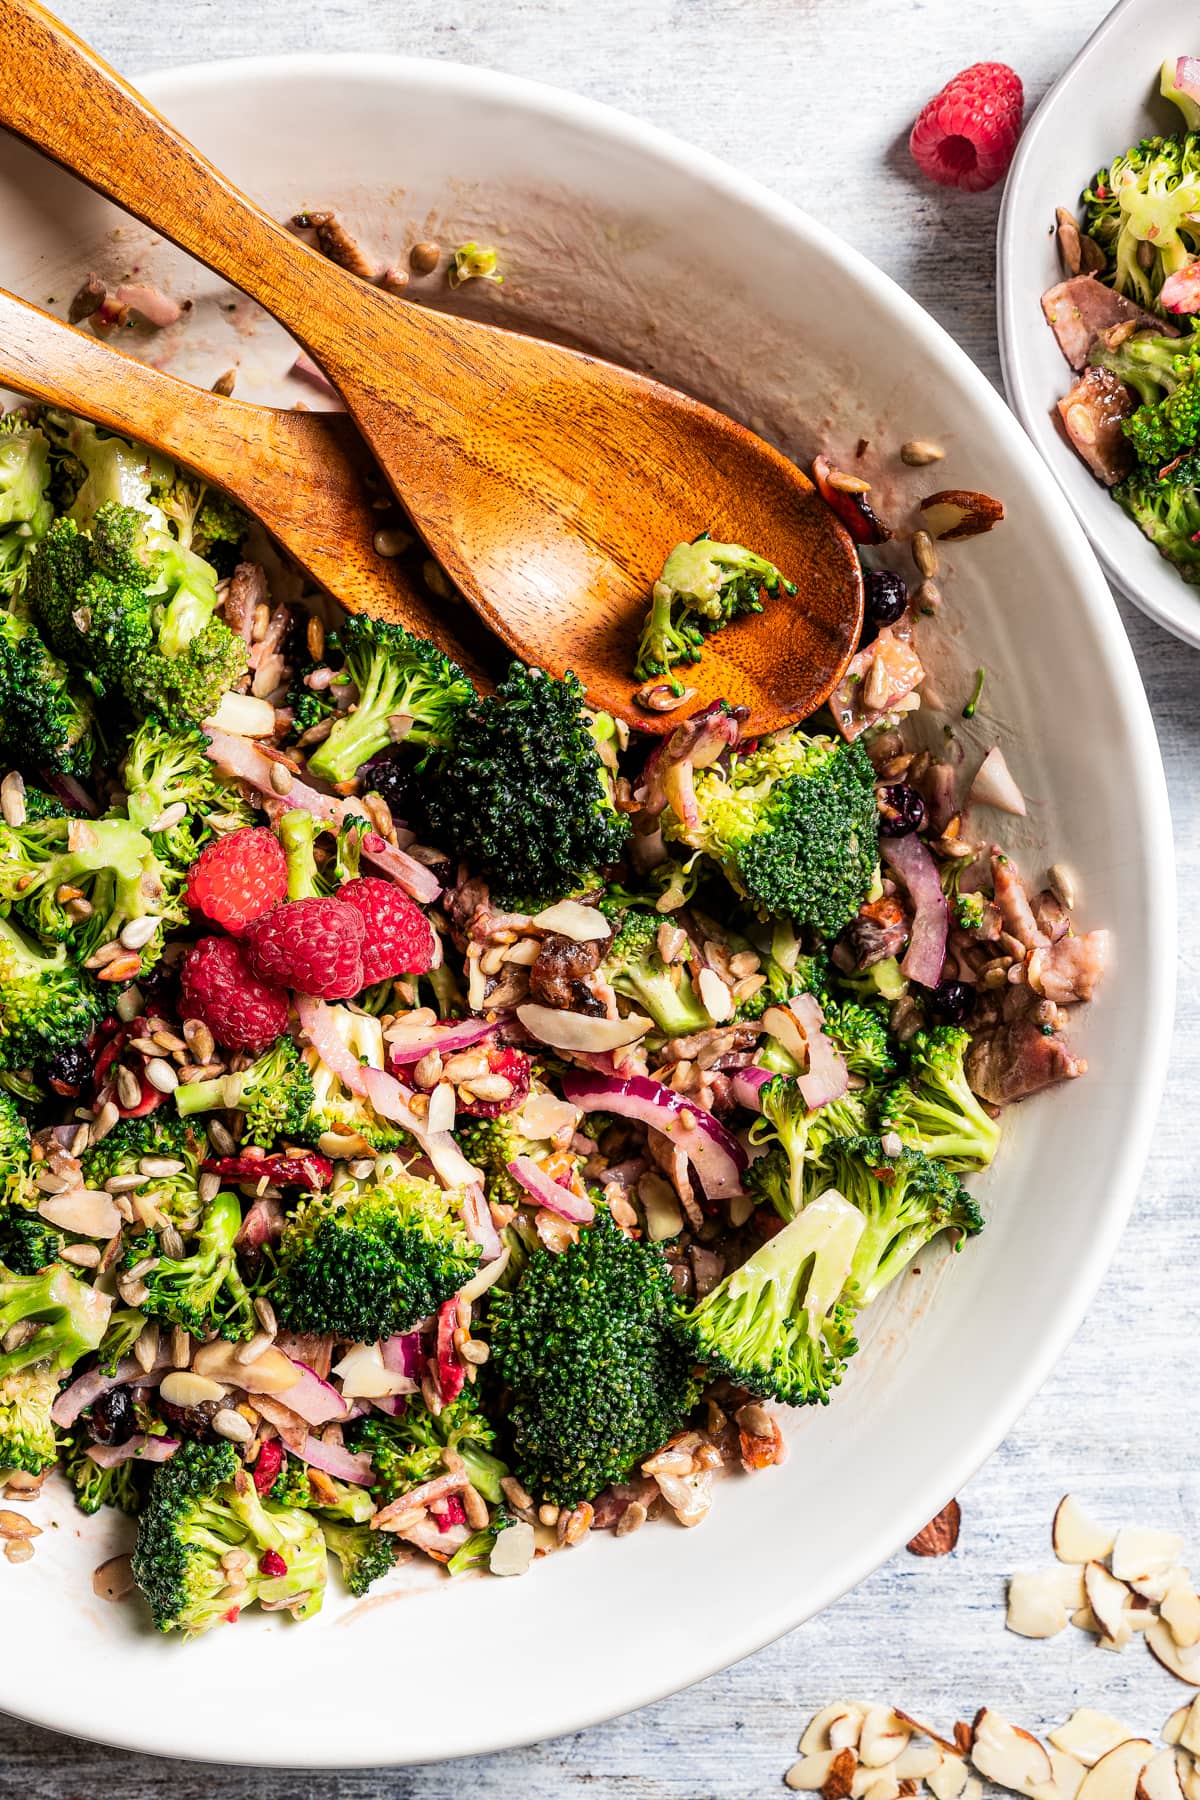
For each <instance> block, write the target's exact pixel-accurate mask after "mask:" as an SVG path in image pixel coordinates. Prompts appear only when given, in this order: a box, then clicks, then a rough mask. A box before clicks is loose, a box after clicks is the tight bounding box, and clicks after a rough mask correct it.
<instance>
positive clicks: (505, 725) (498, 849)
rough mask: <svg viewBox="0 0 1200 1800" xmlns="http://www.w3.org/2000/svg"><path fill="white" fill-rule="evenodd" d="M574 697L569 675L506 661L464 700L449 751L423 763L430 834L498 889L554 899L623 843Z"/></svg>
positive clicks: (623, 824) (622, 829) (622, 826)
mask: <svg viewBox="0 0 1200 1800" xmlns="http://www.w3.org/2000/svg"><path fill="white" fill-rule="evenodd" d="M582 705H583V687H582V685H581V684H580V682H579V681H578V680H577V679H576V677H575V676H574V675H570V674H568V675H566V676H565V677H564V678H563V680H561V681H556V680H555V679H554V677H553V676H551V675H546V674H543V672H542V671H541V670H540V669H526V668H523V667H522V665H521V664H520V663H513V664H512V665H511V667H510V668H509V672H508V674H507V676H506V677H505V679H504V680H503V681H502V682H501V683H500V685H499V686H498V688H497V689H496V692H495V693H494V694H488V695H486V696H484V697H483V698H481V699H477V700H475V701H473V702H472V703H471V705H469V706H467V707H464V708H463V710H462V712H461V713H460V714H459V717H458V722H457V724H456V727H455V735H454V743H453V746H452V749H451V751H450V753H449V754H448V755H447V756H445V757H443V758H440V759H438V760H437V762H436V765H435V766H433V767H432V768H431V769H430V771H429V772H428V781H427V788H426V797H427V801H428V806H429V815H430V820H431V823H432V826H433V830H434V835H435V837H436V839H437V840H438V842H440V843H444V844H448V845H451V846H453V848H454V849H455V850H456V851H457V853H458V854H459V855H460V856H461V857H463V859H464V860H465V861H466V862H467V864H468V865H469V866H470V867H471V868H472V869H473V870H474V871H476V872H477V873H478V874H480V875H483V876H484V877H486V879H487V880H488V881H489V882H490V883H491V884H492V888H493V892H494V893H495V894H496V895H497V896H502V897H510V896H513V895H523V896H526V897H527V898H528V899H530V900H531V901H534V900H535V901H537V902H538V903H541V902H544V901H548V900H558V899H561V898H562V897H563V896H564V895H566V894H569V893H572V892H574V891H578V889H579V888H580V886H581V884H582V883H584V882H585V881H587V880H589V879H590V878H592V877H594V875H595V873H596V871H597V870H598V869H602V868H605V867H607V866H608V865H609V864H610V863H614V862H616V860H617V858H618V857H619V856H620V854H621V852H622V850H623V848H624V846H625V843H626V840H627V839H628V836H629V822H628V820H627V819H626V818H625V817H624V815H623V814H621V813H618V812H617V811H615V809H614V807H613V803H612V795H611V792H610V788H609V777H608V771H607V770H606V768H605V765H604V763H603V761H602V759H601V756H600V753H599V751H598V749H597V747H596V742H595V739H594V738H593V736H592V734H591V732H590V730H589V728H588V725H587V721H586V719H585V718H584V716H583V714H582V711H581V708H582Z"/></svg>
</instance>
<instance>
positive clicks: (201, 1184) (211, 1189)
mask: <svg viewBox="0 0 1200 1800" xmlns="http://www.w3.org/2000/svg"><path fill="white" fill-rule="evenodd" d="M220 1191H221V1177H220V1176H219V1175H217V1174H214V1172H213V1171H212V1170H211V1169H206V1170H205V1171H204V1173H203V1175H201V1177H200V1179H199V1181H198V1182H197V1183H196V1192H197V1193H198V1194H199V1196H200V1199H201V1202H202V1204H203V1205H205V1206H208V1205H210V1204H211V1202H212V1201H214V1200H215V1199H216V1197H217V1195H218V1194H219V1193H220Z"/></svg>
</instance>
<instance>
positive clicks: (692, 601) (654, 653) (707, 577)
mask: <svg viewBox="0 0 1200 1800" xmlns="http://www.w3.org/2000/svg"><path fill="white" fill-rule="evenodd" d="M780 588H782V589H783V591H784V593H785V594H794V593H795V592H796V584H795V582H794V581H785V580H784V578H783V576H782V575H781V574H780V573H779V570H778V569H777V568H776V567H775V565H774V563H772V562H768V561H767V559H766V557H765V556H756V555H755V554H754V552H753V551H751V550H744V549H743V548H742V546H741V545H740V544H717V543H714V542H713V540H712V539H711V538H710V537H709V536H708V535H707V533H705V534H703V535H702V536H700V537H698V538H697V539H696V540H695V541H694V543H691V544H676V546H675V548H674V550H672V552H671V554H670V556H668V558H667V560H666V562H665V563H664V564H663V572H662V574H661V575H660V576H659V578H658V580H657V581H656V582H655V584H654V588H653V591H652V594H651V599H650V611H649V613H648V614H647V617H646V623H645V625H644V626H643V627H642V635H641V637H640V638H639V640H638V651H637V661H636V663H635V665H634V674H635V675H636V677H637V679H638V680H639V681H645V680H647V679H648V678H649V677H650V676H651V675H669V674H670V672H671V669H672V667H673V666H674V665H675V664H676V663H694V662H699V660H700V646H701V644H702V643H703V641H704V638H705V636H706V635H707V634H709V633H710V632H714V631H722V630H723V629H724V628H725V626H726V625H729V624H732V622H733V620H734V619H738V618H741V617H742V616H743V615H744V614H745V613H758V612H761V611H762V596H763V594H769V595H770V596H772V598H773V597H774V596H775V595H776V594H778V592H779V590H780ZM672 685H673V686H674V687H675V689H676V692H678V691H679V683H678V682H674V683H673V684H672Z"/></svg>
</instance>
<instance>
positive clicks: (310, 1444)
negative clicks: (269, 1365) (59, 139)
mask: <svg viewBox="0 0 1200 1800" xmlns="http://www.w3.org/2000/svg"><path fill="white" fill-rule="evenodd" d="M289 1392H290V1390H289ZM296 1455H297V1456H298V1457H299V1458H300V1461H301V1462H303V1463H308V1464H309V1466H310V1467H311V1468H314V1469H323V1470H324V1471H325V1473H326V1475H332V1476H333V1478H334V1480H335V1481H349V1482H352V1483H353V1485H354V1486H355V1487H370V1485H371V1483H372V1481H373V1480H374V1479H375V1471H374V1469H373V1468H372V1467H371V1459H370V1457H369V1456H367V1455H365V1454H357V1455H356V1454H355V1453H354V1452H353V1451H351V1450H347V1449H346V1448H345V1446H344V1445H342V1444H323V1443H322V1442H321V1440H320V1438H315V1437H311V1436H309V1437H306V1438H305V1440H304V1443H303V1444H302V1445H301V1446H300V1448H299V1449H298V1450H297V1451H296Z"/></svg>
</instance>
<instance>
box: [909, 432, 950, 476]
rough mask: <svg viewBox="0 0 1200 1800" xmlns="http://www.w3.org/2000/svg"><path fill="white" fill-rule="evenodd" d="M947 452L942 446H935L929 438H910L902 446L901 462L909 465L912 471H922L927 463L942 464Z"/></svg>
mask: <svg viewBox="0 0 1200 1800" xmlns="http://www.w3.org/2000/svg"><path fill="white" fill-rule="evenodd" d="M945 454H946V452H945V451H944V450H943V449H942V446H941V445H940V444H934V443H931V442H930V441H929V439H928V438H909V440H908V442H907V443H906V444H901V446H900V461H901V462H902V463H907V464H908V466H909V468H910V469H922V468H924V467H925V465H926V463H935V462H941V460H942V458H943V457H944V456H945Z"/></svg>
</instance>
